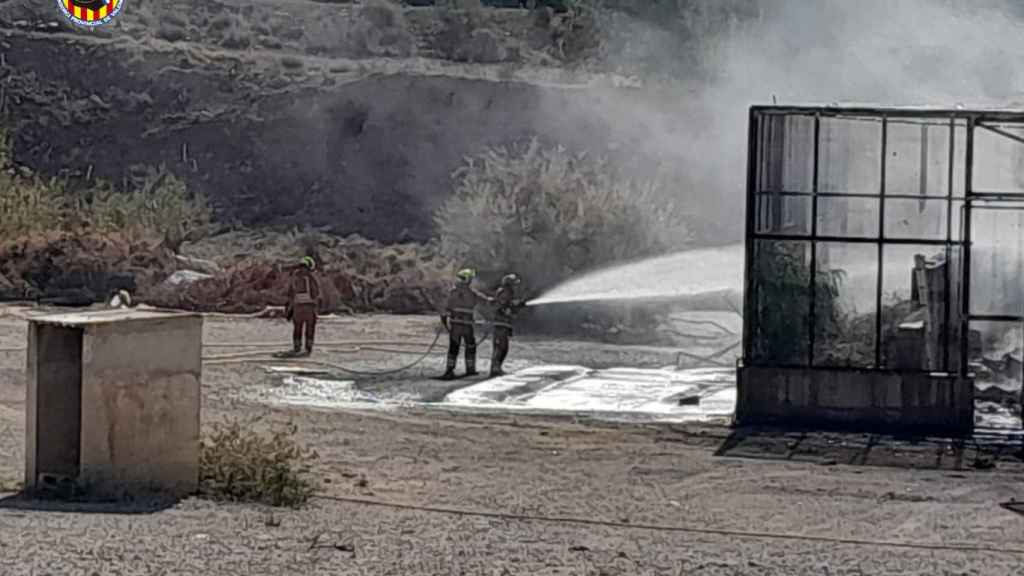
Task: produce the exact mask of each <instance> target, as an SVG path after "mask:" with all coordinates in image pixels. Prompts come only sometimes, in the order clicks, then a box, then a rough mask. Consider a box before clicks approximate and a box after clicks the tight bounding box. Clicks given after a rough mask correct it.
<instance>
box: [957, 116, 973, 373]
mask: <svg viewBox="0 0 1024 576" xmlns="http://www.w3.org/2000/svg"><path fill="white" fill-rule="evenodd" d="M974 123H975V118H974V117H973V116H972V117H970V118H968V119H967V144H966V146H967V148H966V149H965V150H964V152H965V156H966V161H965V165H964V215H963V230H964V237H963V238H961V241H962V244H961V246H962V248H961V250H963V258H962V259H961V260H962V266H963V267H964V270H963V272H964V273H963V277H964V285H963V286H962V287H961V291H962V294H961V301H960V304H961V306H962V316H961V318H960V375H961V376H967V361H968V360H970V350H969V346H970V328H971V322H970V317H971V244H972V243H973V241H974V240H973V238H972V237H971V234H972V232H971V219H972V218H971V203H972V198H971V196H973V195H974V182H973V180H974Z"/></svg>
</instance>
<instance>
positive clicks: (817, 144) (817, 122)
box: [807, 112, 821, 366]
mask: <svg viewBox="0 0 1024 576" xmlns="http://www.w3.org/2000/svg"><path fill="white" fill-rule="evenodd" d="M820 150H821V113H820V112H816V113H815V114H814V167H813V171H812V174H811V193H812V195H811V270H810V272H811V273H810V277H811V280H810V290H811V294H810V298H809V300H810V313H809V314H808V315H807V324H808V333H807V344H808V350H807V365H808V366H814V339H815V330H816V327H817V322H816V318H815V302H816V301H817V292H818V290H817V288H818V286H817V284H818V283H817V276H818V173H819V171H818V160H819V158H820Z"/></svg>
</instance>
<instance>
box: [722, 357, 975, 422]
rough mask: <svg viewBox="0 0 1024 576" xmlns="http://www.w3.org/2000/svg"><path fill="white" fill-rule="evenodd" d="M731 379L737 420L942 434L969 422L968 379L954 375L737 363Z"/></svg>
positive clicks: (971, 393)
mask: <svg viewBox="0 0 1024 576" xmlns="http://www.w3.org/2000/svg"><path fill="white" fill-rule="evenodd" d="M736 385H737V401H736V418H737V421H738V422H739V423H740V424H772V423H774V424H787V425H810V426H838V427H847V428H860V429H875V430H879V431H883V430H884V431H889V432H901V431H921V432H923V431H929V432H936V433H946V434H965V433H970V432H971V431H972V430H973V427H974V383H973V382H972V381H971V380H962V379H959V378H957V377H955V376H950V377H946V376H936V375H929V374H925V373H897V372H874V371H868V370H863V371H858V370H827V369H820V370H814V371H811V370H806V369H800V368H765V367H758V366H743V367H740V368H739V372H738V374H737V382H736Z"/></svg>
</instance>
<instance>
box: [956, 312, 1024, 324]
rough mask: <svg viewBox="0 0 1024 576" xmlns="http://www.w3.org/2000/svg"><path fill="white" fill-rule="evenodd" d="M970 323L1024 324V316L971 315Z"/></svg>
mask: <svg viewBox="0 0 1024 576" xmlns="http://www.w3.org/2000/svg"><path fill="white" fill-rule="evenodd" d="M967 321H968V322H1024V316H1015V315H1013V314H970V315H968V316H967Z"/></svg>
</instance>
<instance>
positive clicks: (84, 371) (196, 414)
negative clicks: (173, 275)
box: [25, 310, 202, 498]
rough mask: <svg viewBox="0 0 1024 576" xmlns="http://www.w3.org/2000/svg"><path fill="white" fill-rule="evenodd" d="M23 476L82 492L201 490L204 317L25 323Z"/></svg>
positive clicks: (30, 482)
mask: <svg viewBox="0 0 1024 576" xmlns="http://www.w3.org/2000/svg"><path fill="white" fill-rule="evenodd" d="M29 351H30V352H29V359H28V363H29V366H28V376H29V378H28V383H29V386H28V402H27V406H26V410H27V412H28V414H27V416H28V417H27V422H28V426H27V431H26V467H25V470H26V478H25V484H26V487H27V488H28V489H29V490H33V489H36V488H38V487H39V481H40V477H41V476H42V475H54V474H57V475H62V476H65V477H70V478H72V479H74V480H75V482H76V483H77V484H78V485H79V486H80V487H81V488H83V489H84V490H85V491H86V493H88V494H90V495H95V496H100V497H112V498H120V497H123V496H128V495H143V494H151V493H156V494H160V495H171V496H183V495H186V494H189V493H192V492H194V491H195V490H196V489H197V488H198V480H199V418H200V386H201V381H202V317H201V316H198V315H194V314H178V313H170V312H158V311H138V310H113V311H103V312H86V313H78V314H65V315H57V316H47V317H42V318H36V319H33V320H31V321H30V327H29Z"/></svg>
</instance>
